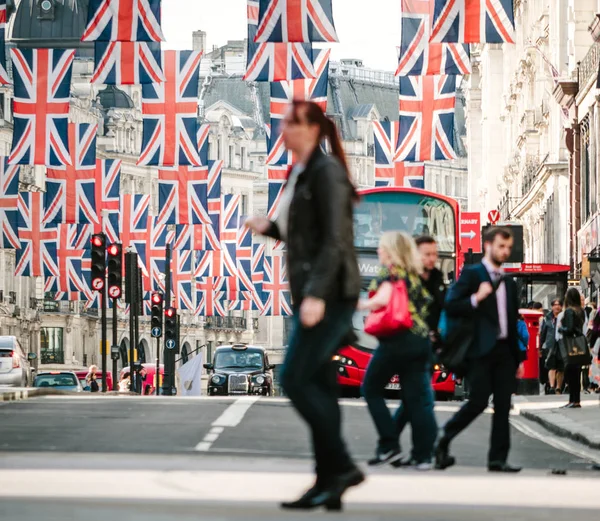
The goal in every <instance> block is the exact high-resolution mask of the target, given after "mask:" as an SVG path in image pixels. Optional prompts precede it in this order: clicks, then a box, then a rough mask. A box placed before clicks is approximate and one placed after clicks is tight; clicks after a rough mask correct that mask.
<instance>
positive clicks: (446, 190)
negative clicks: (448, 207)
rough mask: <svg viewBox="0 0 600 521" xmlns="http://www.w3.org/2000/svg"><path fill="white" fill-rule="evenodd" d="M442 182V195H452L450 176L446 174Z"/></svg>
mask: <svg viewBox="0 0 600 521" xmlns="http://www.w3.org/2000/svg"><path fill="white" fill-rule="evenodd" d="M444 182H445V187H444V195H452V177H451V176H449V175H447V176H446V178H445V180H444Z"/></svg>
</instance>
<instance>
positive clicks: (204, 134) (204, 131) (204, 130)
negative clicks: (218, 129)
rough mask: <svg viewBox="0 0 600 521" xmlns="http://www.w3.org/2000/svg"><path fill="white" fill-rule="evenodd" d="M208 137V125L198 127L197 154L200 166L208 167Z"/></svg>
mask: <svg viewBox="0 0 600 521" xmlns="http://www.w3.org/2000/svg"><path fill="white" fill-rule="evenodd" d="M209 135H210V124H209V123H205V124H203V125H199V126H198V153H199V155H200V164H201V165H202V166H208V136H209Z"/></svg>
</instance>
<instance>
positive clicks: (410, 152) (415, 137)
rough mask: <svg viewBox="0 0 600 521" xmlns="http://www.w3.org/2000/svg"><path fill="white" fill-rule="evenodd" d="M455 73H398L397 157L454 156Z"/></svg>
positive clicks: (416, 159)
mask: <svg viewBox="0 0 600 521" xmlns="http://www.w3.org/2000/svg"><path fill="white" fill-rule="evenodd" d="M455 103H456V76H401V77H400V130H399V136H398V148H397V153H396V160H398V161H409V162H421V161H438V160H444V159H456V153H455V151H454V107H455Z"/></svg>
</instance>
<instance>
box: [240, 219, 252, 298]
mask: <svg viewBox="0 0 600 521" xmlns="http://www.w3.org/2000/svg"><path fill="white" fill-rule="evenodd" d="M236 262H237V273H238V276H237V279H238V284H239V287H240V291H252V289H253V287H254V285H253V284H252V230H250V228H248V227H247V226H241V227H240V228H239V229H238V232H237V251H236Z"/></svg>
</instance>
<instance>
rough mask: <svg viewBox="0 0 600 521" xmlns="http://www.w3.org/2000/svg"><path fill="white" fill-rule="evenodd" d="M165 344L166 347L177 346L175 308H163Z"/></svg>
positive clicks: (173, 347)
mask: <svg viewBox="0 0 600 521" xmlns="http://www.w3.org/2000/svg"><path fill="white" fill-rule="evenodd" d="M165 346H166V347H167V349H175V348H176V347H177V310H176V309H175V308H167V309H165Z"/></svg>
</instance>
